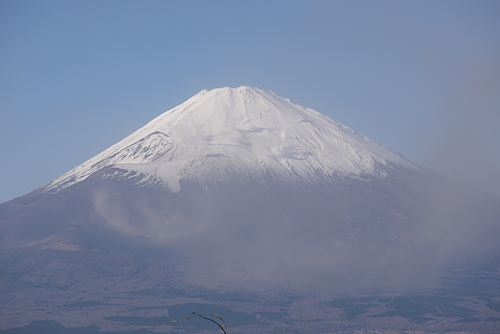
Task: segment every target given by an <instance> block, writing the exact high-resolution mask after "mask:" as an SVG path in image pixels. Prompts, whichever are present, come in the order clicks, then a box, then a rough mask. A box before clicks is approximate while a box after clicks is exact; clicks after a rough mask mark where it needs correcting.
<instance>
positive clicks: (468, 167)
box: [0, 0, 500, 202]
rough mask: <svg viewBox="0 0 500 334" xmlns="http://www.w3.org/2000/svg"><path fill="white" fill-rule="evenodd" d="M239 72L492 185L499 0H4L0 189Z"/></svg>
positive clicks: (495, 186)
mask: <svg viewBox="0 0 500 334" xmlns="http://www.w3.org/2000/svg"><path fill="white" fill-rule="evenodd" d="M241 85H247V86H254V87H260V88H263V89H270V90H273V91H274V92H276V93H277V94H278V95H281V96H284V97H287V98H290V99H291V100H293V101H295V102H297V103H300V104H302V105H304V106H306V107H309V108H313V109H315V110H317V111H319V112H321V113H323V114H326V115H328V116H330V117H331V118H333V119H335V120H337V121H339V122H341V123H343V124H345V125H347V126H349V127H351V128H352V129H354V130H355V131H357V132H360V133H362V134H364V135H366V136H368V137H370V138H372V139H374V140H375V141H377V142H379V143H381V144H383V145H385V146H387V147H389V148H391V149H393V150H396V151H398V152H399V153H401V154H403V155H405V156H407V157H408V158H410V159H412V160H414V161H416V162H419V163H421V164H424V165H426V166H428V167H431V168H433V169H435V170H437V171H439V172H442V173H444V174H447V175H450V176H452V177H455V178H458V179H461V180H463V181H464V182H466V183H470V184H473V185H476V186H478V187H481V188H483V189H485V190H488V191H490V192H492V193H495V194H497V195H500V2H498V1H477V0H474V1H458V0H454V1H311V0H308V1H292V0H286V1H268V0H265V1H259V0H255V1H235V0H231V1H229V0H228V1H222V0H210V1H208V0H207V1H202V0H197V1H190V0H179V1H89V0H85V1H76V0H75V1H38V0H37V1H23V0H16V1H14V0H10V1H6V0H0V202H4V201H7V200H10V199H13V198H14V197H17V196H20V195H22V194H23V193H26V192H28V191H30V190H32V189H34V188H36V187H38V186H40V185H42V184H44V183H46V182H49V181H51V180H52V179H54V178H55V177H57V176H59V175H60V174H63V173H65V172H67V171H68V170H70V169H71V168H73V167H75V166H77V165H78V164H80V163H82V162H84V161H85V160H87V159H89V158H91V157H92V156H94V155H96V154H97V153H99V152H101V151H102V150H104V149H106V148H108V147H109V146H111V145H112V144H114V143H115V142H117V141H119V140H121V139H122V138H124V137H125V136H127V135H128V134H130V133H131V132H133V131H134V130H136V129H137V128H139V127H141V126H143V125H144V124H146V123H147V122H148V121H150V120H151V119H153V118H154V117H156V116H158V115H160V114H161V113H162V112H164V111H166V110H168V109H170V108H173V107H175V106H176V105H178V104H180V103H181V102H183V101H185V100H186V99H188V98H189V97H191V96H192V95H194V94H196V93H197V92H198V91H200V90H202V89H213V88H219V87H224V86H230V87H237V86H241Z"/></svg>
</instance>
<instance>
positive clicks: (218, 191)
mask: <svg viewBox="0 0 500 334" xmlns="http://www.w3.org/2000/svg"><path fill="white" fill-rule="evenodd" d="M499 217H500V199H498V198H497V197H495V196H493V195H490V194H487V193H483V192H481V191H479V190H475V189H471V188H469V187H467V186H464V185H461V184H459V183H457V182H455V181H452V180H448V179H447V178H445V177H443V176H441V175H439V174H438V173H436V172H434V171H432V170H430V169H428V168H426V167H424V166H421V165H419V164H417V163H414V162H412V161H410V160H409V159H407V158H405V157H403V156H401V155H400V154H398V153H396V152H394V151H392V150H390V149H388V148H386V147H383V146H381V145H379V144H378V143H376V142H374V141H372V140H370V139H368V138H366V137H364V136H363V135H361V134H358V133H356V132H355V131H353V130H351V129H350V128H348V127H346V126H345V125H342V124H340V123H338V122H336V121H334V120H332V119H330V118H328V117H327V116H324V115H322V114H320V113H318V112H316V111H314V110H312V109H308V108H305V107H303V106H301V105H298V104H296V103H294V102H292V101H290V100H288V99H286V98H282V97H280V96H278V95H276V94H275V93H273V92H271V91H266V90H262V89H259V88H250V87H245V86H243V87H238V88H221V89H214V90H204V91H201V92H200V93H198V94H197V95H195V96H193V97H192V98H190V99H189V100H187V101H186V102H184V103H182V104H180V105H179V106H177V107H175V108H173V109H171V110H168V111H166V112H165V113H163V114H161V115H160V116H158V117H157V118H155V119H154V120H152V121H151V122H149V123H148V124H146V125H145V126H143V127H141V128H140V129H138V130H137V131H135V132H134V133H132V134H131V135H129V136H128V137H126V138H125V139H123V140H121V141H119V142H118V143H116V144H115V145H113V146H111V147H110V148H108V149H107V150H105V151H103V152H101V153H100V154H98V155H96V156H95V157H93V158H91V159H89V160H87V161H86V162H84V163H83V164H81V165H79V166H77V167H75V168H74V169H72V170H70V171H69V172H67V173H65V174H63V175H61V176H59V177H58V178H56V179H55V180H53V181H51V182H49V183H47V184H45V185H43V186H41V187H39V188H37V189H35V190H33V191H32V192H30V193H28V194H26V195H23V196H21V197H19V198H16V199H13V200H12V201H9V202H6V203H3V204H0V235H1V238H0V250H1V252H0V259H1V261H0V264H1V267H0V289H1V291H2V293H1V295H2V297H0V300H1V303H0V307H1V312H0V329H7V328H13V329H12V330H15V328H18V329H19V330H28V329H27V327H21V326H27V325H28V324H30V322H31V321H34V320H39V321H47V320H54V321H57V322H59V323H60V324H62V325H63V326H66V327H82V326H90V325H98V326H99V327H100V328H101V330H109V331H119V330H121V331H129V330H136V329H142V330H147V331H149V330H152V329H153V328H154V330H155V331H160V330H163V331H168V332H171V331H175V330H176V329H175V328H172V327H171V326H170V325H165V324H164V323H161V322H155V321H154V317H158V316H162V315H164V316H166V317H173V315H174V314H177V313H176V312H177V311H176V310H188V311H193V310H194V309H193V308H194V307H197V308H198V309H196V310H194V311H196V312H198V310H199V308H202V309H209V308H211V309H212V310H213V309H219V310H224V311H225V312H226V313H228V314H231V315H233V316H234V317H235V318H237V319H246V320H242V323H243V324H241V325H237V326H239V327H238V328H239V331H240V332H245V331H246V330H248V331H251V332H262V333H268V332H269V333H271V332H276V330H277V329H278V328H282V329H283V328H287V330H288V329H290V330H292V329H293V330H298V331H299V332H300V331H302V332H311V331H318V330H321V331H328V330H330V331H332V330H333V328H335V326H337V325H338V324H342V326H354V327H352V328H355V326H365V327H366V326H369V327H370V326H371V327H370V328H372V327H373V328H391V329H394V330H403V329H404V330H406V329H408V328H410V329H421V328H424V327H418V326H420V325H417V324H423V325H422V326H427V327H425V329H426V330H427V329H429V328H431V329H435V328H447V329H448V328H451V329H454V328H459V329H463V328H465V327H463V326H462V325H464V324H468V325H467V326H469V325H470V326H471V327H469V328H471V329H474V330H475V329H476V328H480V329H481V330H483V329H484V331H485V332H487V331H489V330H490V329H491V328H493V330H492V332H494V331H495V330H496V329H498V324H499V322H498V320H491V319H497V318H498V319H500V314H499V313H500V308H499V305H500V304H499V303H500V299H499V298H500V294H499V293H498V291H500V290H498V285H497V283H491V282H497V280H498V281H500V275H499V274H498V268H500V265H499V264H500V261H499V260H498V259H499V254H500V249H499V248H500V247H499V246H498V241H497V240H498V237H499V236H500V226H499V225H500V224H499V219H500V218H499ZM471 280H472V281H473V280H476V281H477V284H476V285H474V286H473V288H471V287H470V286H468V287H465V285H463V284H462V283H463V282H465V281H467V282H469V283H468V284H472V283H470V282H471ZM476 281H474V282H476ZM486 281H487V282H490V283H484V282H486ZM450 282H452V283H450ZM481 282H483V283H481ZM471 289H472V290H474V291H475V293H476V295H474V297H470V294H467V293H468V292H470V290H471ZM478 289H479V290H480V291H479V290H478ZM481 289H482V290H481ZM436 291H440V292H439V293H447V294H448V296H450V295H453V296H454V297H453V298H458V299H457V300H459V301H456V300H455V301H453V302H451V301H449V300H448V299H447V301H446V302H445V301H443V300H440V301H439V302H438V304H439V303H441V304H439V305H440V306H439V307H438V306H435V309H434V308H429V307H428V305H431V304H432V303H433V302H429V301H428V300H426V301H425V303H424V304H425V305H427V306H426V307H427V308H426V309H425V310H426V312H424V313H425V315H423V313H418V312H417V313H415V312H416V311H415V312H413V313H412V312H410V313H408V312H406V311H404V310H407V308H405V307H407V306H408V305H406V304H405V305H406V306H404V305H403V306H401V299H398V298H409V297H402V296H407V295H409V294H420V295H422V294H424V295H428V294H429V293H431V292H432V293H434V294H435V293H436ZM478 291H479V292H478ZM466 292H467V293H466ZM485 295H488V296H489V297H487V298H486V297H484V296H485ZM367 296H371V297H367ZM465 296H468V297H465ZM477 296H483V297H477ZM339 298H340V299H339ZM349 298H351V299H349ZM352 298H365V299H366V298H368V299H366V300H367V301H366V300H365V299H362V300H365V301H360V300H358V299H356V300H357V301H353V299H352ZM370 298H371V299H370ZM481 298H482V299H481ZM415 300H417V299H412V303H417V302H416V301H415ZM325 303H326V304H328V307H327V309H328V310H329V311H328V312H326V313H325V314H323V313H324V312H323V311H321V310H322V309H321V307H323V306H324V305H326V304H325ZM398 303H399V304H398ZM429 303H430V304H429ZM443 303H445V304H446V303H448V304H449V305H448V304H446V305H448V306H446V305H445V304H443ZM457 303H458V304H460V303H462V304H460V305H462V306H457V305H458V304H457ZM467 303H469V304H467ZM471 303H472V304H474V303H475V304H474V305H475V306H474V307H472V306H471V305H472V304H471ZM193 305H195V306H193ZM320 305H323V306H321V307H320ZM356 305H357V306H356ZM360 305H361V306H360ZM412 305H413V304H412ZM432 305H434V304H432ZM436 305H437V304H436ZM450 305H453V307H459V308H455V309H453V310H455V311H456V310H460V312H462V313H460V312H459V311H456V312H455V311H453V312H455V313H453V312H452V311H446V312H448V313H450V312H451V313H450V314H451V315H450V314H448V313H446V312H444V311H442V310H443V308H446V307H451V306H450ZM463 305H469V306H467V307H469V308H467V307H466V306H463ZM488 305H489V306H488ZM400 306H401V307H400ZM421 306H422V305H420V304H419V305H417V306H415V307H416V309H419V307H421ZM325 307H326V306H325ZM398 307H400V308H399V309H398ZM453 307H451V308H453ZM451 308H450V310H451ZM464 309H466V310H465V311H464ZM318 310H320V312H319V314H320V315H312V314H313V313H314V314H316V313H317V312H318ZM391 310H395V311H394V312H393V311H391ZM419 310H420V309H419ZM399 311H400V313H398V312H399ZM434 311H435V312H434ZM161 312H163V313H161ZM315 312H316V313H315ZM353 312H354V313H353ZM391 312H392V313H391ZM405 312H406V313H405ZM443 312H444V313H443ZM273 314H274V315H273ZM276 314H279V317H278V318H275V316H276ZM299 314H300V315H299ZM321 314H322V315H321ZM257 315H258V316H257ZM395 316H399V317H400V318H402V319H403V320H400V321H398V322H394V321H393V320H394V317H395ZM400 318H397V319H400ZM249 319H253V320H249ZM311 319H312V320H314V321H313V322H311ZM422 319H423V320H422ZM428 319H430V320H428ZM449 319H454V320H457V319H458V320H460V319H461V320H463V322H462V323H460V324H461V325H460V326H462V327H460V326H458V325H454V323H453V321H451V322H450V320H449ZM471 319H473V320H471ZM474 319H479V320H477V321H479V322H480V323H481V324H480V326H479V325H478V324H477V323H475V322H474V321H476V320H474ZM488 319H490V320H488ZM427 320H428V321H427ZM461 320H460V321H461ZM429 322H430V323H429ZM473 325H478V326H479V327H477V326H476V327H473ZM29 326H33V324H32V325H29ZM29 326H28V327H29ZM162 326H163V327H162ZM387 326H389V327H387ZM391 326H392V327H391ZM432 326H435V327H432ZM443 326H444V327H443ZM454 326H455V327H454ZM464 326H465V325H464ZM29 328H31V327H29ZM63 328H65V327H63ZM85 328H87V329H88V330H89V333H90V332H91V329H90V327H85ZM363 328H364V327H363ZM0 332H2V331H1V330H0ZM9 333H10V332H9ZM23 333H24V332H23Z"/></svg>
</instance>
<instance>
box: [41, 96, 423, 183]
mask: <svg viewBox="0 0 500 334" xmlns="http://www.w3.org/2000/svg"><path fill="white" fill-rule="evenodd" d="M395 165H399V166H403V167H406V168H418V166H417V165H416V164H414V163H412V162H411V161H409V160H407V159H405V158H404V157H402V156H400V155H399V154H397V153H395V152H393V151H391V150H389V149H387V148H385V147H383V146H381V145H379V144H377V143H376V142H374V141H372V140H370V139H368V138H366V137H364V136H362V135H360V134H358V133H356V132H355V131H353V130H351V129H349V128H348V127H346V126H344V125H342V124H340V123H338V122H336V121H334V120H332V119H330V118H328V117H327V116H324V115H322V114H320V113H318V112H316V111H314V110H312V109H308V108H305V107H303V106H301V105H298V104H296V103H294V102H292V101H290V100H288V99H285V98H283V97H280V96H278V95H276V94H275V93H273V92H271V91H267V90H262V89H259V88H250V87H246V86H242V87H238V88H227V87H226V88H220V89H213V90H203V91H201V92H199V93H198V94H196V95H195V96H193V97H192V98H190V99H189V100H187V101H186V102H184V103H182V104H180V105H179V106H177V107H175V108H173V109H170V110H168V111H166V112H165V113H163V114H162V115H160V116H158V117H157V118H155V119H153V120H152V121H151V122H149V123H148V124H146V125H145V126H143V127H142V128H140V129H139V130H137V131H135V132H134V133H132V134H131V135H130V136H128V137H126V138H125V139H123V140H121V141H120V142H118V143H117V144H115V145H113V146H111V147H110V148H108V149H107V150H105V151H103V152H102V153H100V154H98V155H96V156H95V157H93V158H91V159H89V160H88V161H86V162H85V163H83V164H81V165H79V166H77V167H76V168H74V169H73V170H71V171H69V172H68V173H66V174H63V175H61V176H60V177H58V178H57V179H55V180H53V181H52V182H50V183H48V184H47V185H45V186H43V187H42V190H44V191H50V192H57V191H59V190H61V189H64V188H67V187H69V186H71V185H73V184H75V183H78V182H81V181H83V180H85V179H86V178H88V177H89V176H90V175H92V174H93V173H95V172H97V171H99V170H101V169H102V168H105V167H116V168H120V169H122V170H125V171H130V172H139V173H140V174H141V175H142V176H143V177H142V180H143V182H151V181H153V182H155V183H162V184H163V185H164V186H167V187H168V188H169V189H170V190H171V191H174V192H176V191H179V190H180V183H179V182H180V181H181V180H190V181H198V182H200V183H207V182H208V183H210V182H217V181H220V180H224V179H227V178H228V177H231V176H238V177H240V178H250V179H256V180H261V181H262V180H263V179H264V178H265V177H272V178H275V179H279V180H282V181H292V182H293V181H294V180H299V179H300V180H303V181H306V182H315V181H317V180H319V179H321V178H325V177H327V178H330V177H333V176H336V175H337V176H338V175H344V176H359V175H362V174H370V175H374V176H376V177H384V175H385V170H387V169H388V168H389V169H390V168H392V167H393V166H395Z"/></svg>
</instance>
